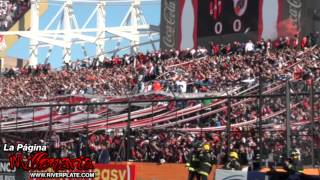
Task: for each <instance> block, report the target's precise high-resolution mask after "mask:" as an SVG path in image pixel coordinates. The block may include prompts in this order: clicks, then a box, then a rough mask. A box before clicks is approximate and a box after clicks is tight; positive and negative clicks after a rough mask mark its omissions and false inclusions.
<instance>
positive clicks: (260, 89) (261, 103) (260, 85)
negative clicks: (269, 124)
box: [258, 76, 263, 167]
mask: <svg viewBox="0 0 320 180" xmlns="http://www.w3.org/2000/svg"><path fill="white" fill-rule="evenodd" d="M262 83H263V82H262V77H261V76H260V77H259V106H258V121H259V122H258V125H259V130H258V131H259V149H260V152H259V153H260V160H259V161H260V162H259V163H260V167H262V158H261V157H262V152H263V151H262V147H263V144H262V143H263V142H262V136H263V135H262V107H263V98H262V87H263V84H262Z"/></svg>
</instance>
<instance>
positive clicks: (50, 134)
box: [48, 106, 53, 157]
mask: <svg viewBox="0 0 320 180" xmlns="http://www.w3.org/2000/svg"><path fill="white" fill-rule="evenodd" d="M49 108H50V115H49V136H48V142H49V147H51V146H52V145H53V142H52V141H51V138H50V137H51V136H52V106H50V107H49ZM48 153H49V156H50V157H51V156H52V149H51V148H49V150H48Z"/></svg>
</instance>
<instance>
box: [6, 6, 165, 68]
mask: <svg viewBox="0 0 320 180" xmlns="http://www.w3.org/2000/svg"><path fill="white" fill-rule="evenodd" d="M159 1H160V0H50V1H48V3H49V4H50V3H60V4H61V8H60V9H59V10H58V11H57V12H56V14H55V16H54V17H53V18H52V19H51V20H50V22H48V24H47V25H46V27H45V28H44V29H40V28H39V21H40V16H39V4H40V3H42V2H41V1H40V0H31V26H30V27H31V28H30V30H29V31H6V32H0V35H16V36H21V37H24V38H27V39H30V44H29V52H30V54H29V65H31V66H35V65H37V64H38V49H39V48H41V47H49V51H48V55H47V57H46V60H45V61H46V62H47V61H48V60H49V57H50V54H51V52H52V48H53V47H60V48H63V61H64V63H70V62H71V60H72V57H71V47H72V45H75V44H80V45H81V47H82V50H83V53H84V56H87V52H86V48H85V44H88V43H91V44H94V45H96V56H97V57H98V58H99V60H100V61H102V60H103V59H104V58H105V55H106V54H108V53H111V54H112V55H115V54H117V53H118V52H120V51H122V50H128V49H129V50H130V52H131V53H137V52H138V51H139V47H140V46H144V45H147V44H148V45H150V44H151V45H152V47H153V49H154V50H156V46H155V43H156V42H159V32H160V27H159V26H156V25H150V24H148V23H147V21H146V19H145V17H144V16H143V13H142V10H141V3H145V2H146V3H148V2H159ZM74 3H77V4H80V3H83V4H84V5H89V4H90V5H93V6H95V8H94V10H93V11H92V12H91V14H90V16H89V17H88V18H87V19H86V21H85V23H84V24H83V25H82V27H80V26H79V24H78V21H77V17H76V15H75V13H74V11H76V10H77V9H76V8H74V7H73V4H74ZM128 3H129V4H130V8H129V10H128V12H127V13H126V15H125V17H124V18H123V20H122V22H121V24H120V25H119V26H115V27H107V26H106V21H107V20H108V19H107V17H106V7H108V5H120V4H121V5H123V4H125V5H127V4H128ZM94 17H96V27H95V28H88V24H89V23H90V22H92V21H93V19H94ZM57 22H58V25H57V26H56V27H53V24H57ZM53 29H54V30H53ZM89 33H90V34H95V36H94V35H88V34H89ZM154 37H155V38H156V39H153V38H154ZM142 39H147V41H144V42H141V40H142ZM110 40H113V41H114V40H116V41H118V43H117V45H116V47H115V48H114V50H112V51H110V52H105V45H106V43H108V42H109V41H110ZM123 40H128V41H129V42H131V43H130V46H129V47H128V46H123V47H122V46H121V42H122V41H123Z"/></svg>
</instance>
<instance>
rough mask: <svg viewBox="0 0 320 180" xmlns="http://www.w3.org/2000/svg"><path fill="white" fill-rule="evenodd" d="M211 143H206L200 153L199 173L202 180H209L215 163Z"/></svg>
mask: <svg viewBox="0 0 320 180" xmlns="http://www.w3.org/2000/svg"><path fill="white" fill-rule="evenodd" d="M210 149H211V148H210V144H207V143H206V144H204V145H203V148H202V151H201V152H200V154H199V160H200V167H199V169H198V174H199V175H200V179H201V180H207V179H208V176H209V174H210V172H211V169H212V166H213V164H214V163H215V158H214V155H213V154H212V153H211V151H210Z"/></svg>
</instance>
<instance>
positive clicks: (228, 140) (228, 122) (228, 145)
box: [227, 96, 231, 154]
mask: <svg viewBox="0 0 320 180" xmlns="http://www.w3.org/2000/svg"><path fill="white" fill-rule="evenodd" d="M227 108H228V110H227V113H228V114H227V152H228V154H229V153H230V143H231V142H230V130H231V98H230V96H228V107H227Z"/></svg>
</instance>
